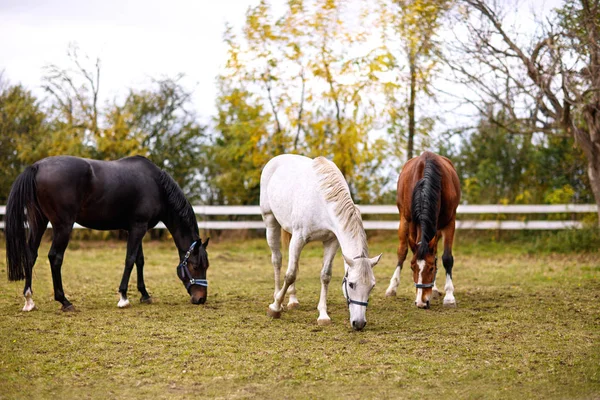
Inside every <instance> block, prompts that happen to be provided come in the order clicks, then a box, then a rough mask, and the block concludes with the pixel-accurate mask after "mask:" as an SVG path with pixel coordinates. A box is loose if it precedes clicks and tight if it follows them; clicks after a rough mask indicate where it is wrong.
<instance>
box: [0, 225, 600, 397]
mask: <svg viewBox="0 0 600 400" xmlns="http://www.w3.org/2000/svg"><path fill="white" fill-rule="evenodd" d="M396 245H397V243H396V241H395V239H394V235H393V234H391V235H389V236H384V235H380V236H377V237H375V238H374V239H372V240H371V242H370V252H371V255H375V254H378V253H379V252H383V253H384V256H383V258H382V261H381V262H380V264H379V265H378V266H377V267H376V269H375V272H376V278H377V282H378V283H377V286H376V288H375V289H374V291H373V293H372V295H371V300H370V303H369V310H368V313H367V319H368V324H367V327H366V328H365V330H364V331H362V332H354V331H352V330H351V329H350V327H349V323H348V311H347V308H346V305H345V301H344V299H343V296H342V293H341V279H342V271H343V266H342V262H341V257H340V256H339V255H338V256H337V257H336V261H335V265H334V275H333V280H332V284H331V290H330V293H329V302H328V304H329V311H330V316H331V318H332V320H333V324H332V325H331V326H327V327H320V326H318V325H317V323H316V318H317V316H318V312H317V310H316V305H317V302H318V295H319V287H320V283H319V270H320V264H321V255H322V251H321V246H320V245H318V244H311V245H309V246H308V247H307V248H306V249H305V250H304V252H303V257H302V258H301V261H300V273H299V278H298V284H297V287H298V297H299V300H300V303H301V306H300V308H299V309H297V310H293V311H290V312H284V314H283V316H282V318H281V319H280V320H272V319H270V318H269V317H267V315H266V309H267V305H268V304H269V303H270V302H271V301H272V292H273V281H272V275H273V272H272V267H271V263H270V253H269V251H268V248H267V245H266V242H265V241H264V240H262V239H252V240H246V241H241V240H227V241H222V242H221V243H213V242H211V244H210V246H209V248H208V250H209V257H210V262H211V267H210V269H209V274H208V278H209V281H210V288H209V299H208V302H207V304H205V305H204V306H195V305H192V304H190V303H189V296H188V295H187V293H186V292H185V289H184V288H183V285H182V284H181V283H180V282H179V281H178V279H177V277H176V274H175V266H176V265H177V255H176V251H175V247H174V245H173V244H172V243H171V242H146V243H145V249H144V252H145V255H146V268H145V270H146V284H147V286H148V289H149V291H150V293H151V294H152V295H153V297H154V299H155V300H156V303H155V304H151V305H143V304H139V303H138V302H137V299H138V298H139V293H137V291H136V289H135V274H133V277H132V280H131V282H130V286H129V287H130V298H131V300H134V301H132V304H133V305H132V307H131V308H129V309H124V310H121V309H118V308H117V306H116V305H117V301H118V294H117V287H118V285H119V282H120V279H121V273H122V268H123V267H122V264H123V261H124V258H125V243H122V242H86V241H75V242H73V243H72V244H71V246H70V248H69V249H68V250H67V253H66V255H65V263H64V265H63V283H64V286H65V291H66V293H67V295H68V297H69V299H70V300H71V301H72V302H73V304H74V305H75V307H76V308H77V310H78V312H76V313H63V312H61V311H60V304H59V303H57V302H55V301H54V300H53V293H52V281H51V277H50V268H49V265H48V261H47V258H46V257H45V254H47V252H48V248H49V243H48V242H44V243H43V245H42V248H41V249H40V259H39V260H38V264H37V266H36V267H35V269H34V281H33V285H34V287H33V288H34V300H35V302H36V305H37V307H38V310H36V311H33V312H30V313H23V312H21V311H20V310H21V308H22V306H23V297H22V295H21V292H22V282H18V283H13V282H7V281H6V279H1V280H0V398H2V399H4V398H6V399H13V398H15V399H30V398H67V399H70V398H77V399H79V398H116V397H119V398H152V399H163V398H175V399H178V398H181V399H184V398H186V399H187V398H192V397H198V398H261V399H263V398H301V399H312V398H349V399H359V398H361V399H363V398H394V399H395V398H408V399H413V398H414V399H416V398H440V399H442V398H467V399H494V398H498V399H514V398H523V399H529V398H534V399H535V398H539V399H542V398H543V399H564V398H576V399H580V398H581V399H587V398H599V397H600V257H599V253H598V252H596V253H584V254H576V253H572V254H553V253H540V254H528V253H529V251H528V250H527V249H522V248H520V247H519V246H518V243H511V244H510V245H506V246H502V245H501V244H497V243H496V244H493V245H491V246H486V245H485V243H479V244H476V245H473V244H469V243H461V241H460V240H459V242H458V247H457V248H456V249H455V268H454V284H455V287H456V292H455V294H456V298H457V300H458V303H459V304H458V308H456V309H446V308H443V307H442V305H441V301H437V302H434V303H433V305H432V308H431V309H430V310H418V309H416V307H415V306H414V305H413V301H414V289H413V288H412V286H411V282H410V274H409V271H408V267H406V268H405V270H404V271H403V273H402V280H401V285H400V287H399V290H398V297H397V298H394V299H389V298H385V296H384V292H385V289H386V287H387V283H388V282H389V278H390V276H391V274H392V272H393V269H394V266H395V261H396V260H395V249H396ZM4 258H5V255H4V250H3V246H2V250H0V273H1V274H3V275H5V274H6V266H5V264H4ZM441 275H443V274H440V283H442V285H441V287H443V277H442V276H441Z"/></svg>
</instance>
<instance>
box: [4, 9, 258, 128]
mask: <svg viewBox="0 0 600 400" xmlns="http://www.w3.org/2000/svg"><path fill="white" fill-rule="evenodd" d="M256 3H258V0H222V1H206V0H196V1H191V0H189V1H186V0H169V1H164V0H163V1H159V0H104V1H93V2H92V1H85V0H0V71H2V70H4V78H6V79H8V80H9V82H11V83H13V84H14V83H19V82H20V83H22V84H23V85H24V86H26V87H27V88H28V89H31V90H33V91H34V93H35V94H37V95H43V93H42V91H41V89H40V85H41V78H42V76H43V74H44V71H43V66H44V65H47V64H50V63H53V64H57V65H58V66H60V67H68V66H70V65H71V64H70V63H69V59H68V57H67V49H68V46H69V43H72V42H75V43H77V44H78V45H79V48H80V52H81V53H86V54H87V55H89V56H90V58H92V59H95V58H96V57H99V58H100V59H101V63H102V64H101V79H100V86H101V88H100V92H101V93H100V95H101V97H102V99H103V101H107V100H111V99H113V98H115V97H118V96H119V95H123V94H124V93H125V92H126V90H127V88H144V87H147V86H148V85H149V83H150V80H151V78H153V77H155V78H158V77H164V76H168V77H175V76H176V75H177V74H178V73H184V74H185V75H186V78H185V80H184V84H185V86H186V87H188V88H189V89H191V90H193V93H194V102H195V104H196V110H197V111H198V113H199V115H200V116H201V117H202V119H203V120H204V121H206V120H207V118H208V117H209V116H210V114H213V113H214V111H213V110H214V101H215V94H216V87H215V77H216V75H217V74H218V73H219V68H221V66H222V65H223V64H224V62H225V57H226V54H225V50H226V49H225V46H224V45H223V40H222V36H223V32H224V29H225V23H226V22H229V23H231V24H233V25H234V26H236V27H241V26H242V24H243V22H244V16H245V12H246V10H247V8H248V6H250V5H254V4H256Z"/></svg>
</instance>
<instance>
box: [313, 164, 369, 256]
mask: <svg viewBox="0 0 600 400" xmlns="http://www.w3.org/2000/svg"><path fill="white" fill-rule="evenodd" d="M313 169H314V170H315V172H316V173H317V175H318V176H319V178H320V184H321V185H320V187H321V189H322V191H323V194H324V196H325V201H327V202H328V203H333V204H334V205H335V213H336V216H337V217H338V218H339V219H340V222H341V224H342V227H343V228H344V230H345V231H347V232H349V233H350V235H352V237H354V238H358V239H359V240H360V243H361V246H362V248H363V249H366V248H367V235H366V234H365V230H364V228H363V223H362V218H361V215H360V211H359V209H358V207H356V206H355V205H354V202H353V201H352V197H351V196H350V192H349V191H348V184H347V183H346V180H345V179H344V176H343V175H342V173H341V172H340V170H339V169H338V168H337V167H336V165H335V164H334V163H332V162H331V161H329V160H328V159H326V158H325V157H317V158H315V159H314V160H313ZM361 256H362V257H367V256H368V255H367V254H361Z"/></svg>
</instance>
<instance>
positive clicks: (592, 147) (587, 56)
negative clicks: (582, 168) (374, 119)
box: [449, 0, 600, 224]
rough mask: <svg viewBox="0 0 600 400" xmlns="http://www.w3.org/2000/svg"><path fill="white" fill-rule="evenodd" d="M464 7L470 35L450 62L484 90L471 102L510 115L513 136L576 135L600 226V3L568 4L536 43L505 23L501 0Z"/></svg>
mask: <svg viewBox="0 0 600 400" xmlns="http://www.w3.org/2000/svg"><path fill="white" fill-rule="evenodd" d="M461 3H462V4H463V5H464V6H466V7H465V8H463V9H462V11H463V13H462V15H464V16H465V17H466V21H467V25H466V26H467V28H468V32H469V34H468V38H467V39H465V40H462V41H461V42H462V45H461V46H460V48H459V52H460V54H462V57H460V59H459V58H456V57H455V58H454V60H457V62H452V58H451V59H450V62H449V65H451V66H452V68H453V69H454V70H455V71H456V72H458V74H459V76H460V77H461V78H462V79H461V80H462V83H463V84H465V85H467V86H469V87H471V88H473V89H475V91H476V92H477V93H479V95H480V99H479V100H477V99H469V101H471V102H472V104H474V105H476V106H479V107H481V108H482V109H483V108H487V107H490V106H491V107H493V106H494V105H496V107H502V108H503V109H504V110H508V112H509V114H508V115H509V116H510V120H509V121H507V122H506V123H503V125H504V128H505V129H507V130H508V131H509V132H518V133H522V132H529V133H535V132H545V133H548V134H560V133H561V132H567V133H568V134H570V135H572V137H573V138H574V139H575V141H576V143H577V144H578V146H579V147H580V148H581V149H582V151H583V153H584V154H585V157H586V160H587V169H588V176H589V182H590V186H591V189H592V192H593V193H594V198H595V201H596V204H597V205H598V215H599V220H598V223H599V224H600V45H599V43H600V0H567V1H566V2H565V3H564V5H563V6H562V7H561V8H559V9H557V10H555V11H554V13H553V14H552V16H550V17H548V18H547V19H546V20H545V21H543V22H540V23H539V24H540V25H539V27H540V29H539V30H538V31H537V32H535V33H534V34H532V36H530V38H531V41H530V42H529V43H527V42H524V41H523V40H522V38H523V35H518V34H517V32H514V31H511V27H510V25H509V24H507V23H504V17H503V14H504V12H505V11H506V10H503V9H502V8H501V7H500V6H499V3H495V2H492V1H491V0H462V2H461ZM465 57H466V58H465ZM470 66H477V68H478V70H476V69H474V68H470Z"/></svg>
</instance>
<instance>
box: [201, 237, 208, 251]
mask: <svg viewBox="0 0 600 400" xmlns="http://www.w3.org/2000/svg"><path fill="white" fill-rule="evenodd" d="M209 240H210V238H206V242H204V243H202V247H204V249H206V248H207V247H208V241H209ZM201 242H202V241H201Z"/></svg>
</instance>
